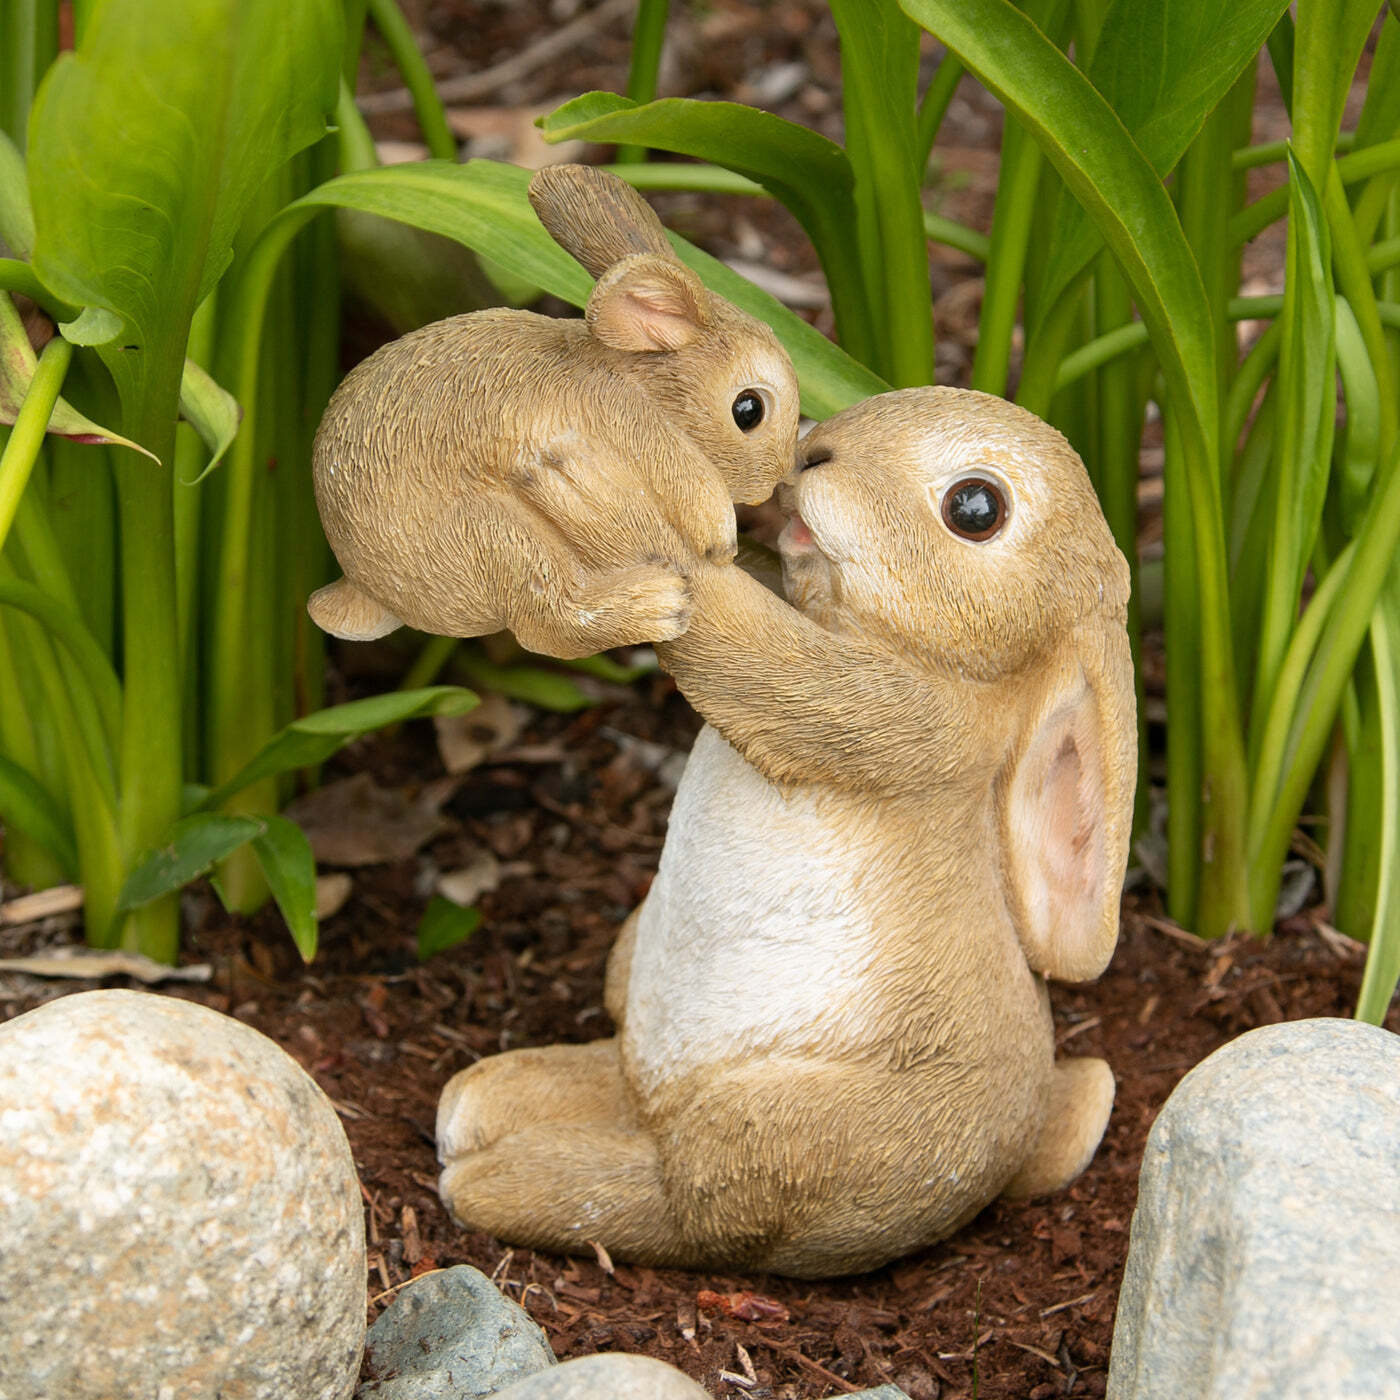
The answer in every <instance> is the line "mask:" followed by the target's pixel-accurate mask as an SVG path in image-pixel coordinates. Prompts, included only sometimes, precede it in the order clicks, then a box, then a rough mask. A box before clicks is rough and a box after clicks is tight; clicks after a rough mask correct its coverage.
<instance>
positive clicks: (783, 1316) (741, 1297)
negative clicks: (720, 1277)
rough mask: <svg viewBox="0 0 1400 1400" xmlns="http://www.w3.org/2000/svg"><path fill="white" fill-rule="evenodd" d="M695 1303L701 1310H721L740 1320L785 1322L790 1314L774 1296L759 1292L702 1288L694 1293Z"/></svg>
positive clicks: (728, 1315) (726, 1314)
mask: <svg viewBox="0 0 1400 1400" xmlns="http://www.w3.org/2000/svg"><path fill="white" fill-rule="evenodd" d="M695 1305H696V1307H698V1308H699V1309H700V1310H701V1311H702V1312H722V1313H723V1314H724V1315H725V1316H726V1317H732V1318H737V1319H738V1321H740V1322H787V1321H788V1319H789V1316H790V1314H789V1313H788V1310H787V1308H786V1307H784V1305H783V1304H782V1303H780V1302H779V1301H778V1300H777V1299H776V1298H765V1297H764V1296H763V1294H761V1293H750V1292H747V1291H746V1292H743V1293H715V1292H713V1291H711V1290H710V1289H708V1288H702V1289H701V1290H700V1291H699V1292H698V1293H697V1294H696V1295H695Z"/></svg>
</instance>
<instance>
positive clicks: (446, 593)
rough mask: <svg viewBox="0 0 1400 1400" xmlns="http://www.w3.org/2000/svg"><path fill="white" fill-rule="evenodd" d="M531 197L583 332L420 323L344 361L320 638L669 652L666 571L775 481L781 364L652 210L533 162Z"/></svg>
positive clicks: (787, 401) (538, 323) (787, 398)
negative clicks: (332, 573) (575, 273)
mask: <svg viewBox="0 0 1400 1400" xmlns="http://www.w3.org/2000/svg"><path fill="white" fill-rule="evenodd" d="M530 201H531V203H532V204H533V205H534V207H535V212H536V213H537V214H538V215H539V217H540V219H541V220H542V221H543V223H544V225H545V227H546V228H547V229H548V230H549V232H550V234H551V236H552V237H553V238H554V239H555V241H556V242H558V243H559V244H560V245H561V246H562V247H563V248H565V249H566V250H567V251H568V252H569V253H571V254H572V255H573V256H574V257H575V258H576V259H577V260H578V261H579V262H580V263H582V264H583V266H584V267H585V268H587V269H588V271H589V272H590V273H592V274H593V275H594V277H596V278H597V279H598V281H597V285H596V286H595V288H594V290H593V294H592V296H591V297H590V298H589V301H588V307H587V311H586V313H585V319H584V320H582V321H578V320H562V319H557V318H554V317H549V316H537V315H534V314H532V313H530V312H528V311H508V310H498V311H477V312H472V313H470V314H469V315H465V316H454V317H452V318H451V319H449V320H446V321H438V322H435V323H434V324H433V325H430V326H425V327H424V328H423V329H422V330H419V331H414V332H412V333H411V334H409V335H406V336H404V337H402V338H401V339H399V340H396V341H394V342H393V343H392V344H389V345H386V346H385V347H384V348H383V349H382V350H379V351H378V352H376V353H375V354H373V355H371V356H370V357H369V358H368V359H367V360H365V361H364V362H363V363H362V364H360V365H358V366H357V367H356V368H355V369H354V370H353V371H352V372H351V373H350V374H349V375H348V376H347V377H346V379H345V381H344V383H342V384H341V386H340V388H339V389H338V390H337V391H336V393H335V396H334V397H333V398H332V400H331V402H330V406H329V407H328V408H327V410H326V413H325V416H324V418H323V419H322V421H321V427H320V430H319V431H318V433H317V435H316V447H315V453H314V459H315V460H314V473H315V482H316V501H317V505H318V506H319V507H320V512H321V520H322V523H323V524H324V526H325V530H326V536H327V538H328V539H329V540H330V543H331V547H332V549H333V550H334V551H335V555H336V558H337V559H338V560H339V562H340V567H341V568H342V569H343V570H344V572H345V577H344V578H342V579H339V580H338V581H337V582H335V583H332V584H329V585H328V586H327V587H325V588H323V589H321V590H320V591H319V592H317V593H316V594H314V595H313V597H312V599H311V602H310V605H309V607H310V611H311V616H312V617H313V618H314V619H315V621H316V623H317V624H318V625H319V626H321V627H323V628H325V630H326V631H328V632H331V633H333V634H334V635H336V636H338V637H347V638H350V639H352V640H356V641H368V640H370V639H372V638H374V637H381V636H383V635H384V634H385V633H386V632H392V631H393V630H394V628H396V627H399V626H401V625H403V624H405V623H406V624H408V625H409V626H412V627H420V628H423V629H424V630H426V631H432V632H440V633H442V634H444V635H446V636H451V637H475V636H481V635H483V634H485V633H489V632H497V631H500V630H501V629H502V628H509V629H510V630H511V631H512V632H514V633H515V635H516V637H517V638H519V640H520V642H521V643H522V644H523V645H524V646H526V647H529V648H530V649H531V650H533V651H539V652H546V653H548V654H550V655H552V656H565V657H568V656H587V655H589V654H591V653H592V652H595V651H599V650H602V649H603V648H606V647H612V646H621V645H624V644H626V643H631V642H652V641H657V640H666V639H669V638H671V637H674V636H676V635H678V634H679V633H680V632H681V631H682V630H683V629H684V627H685V624H686V620H687V618H688V617H689V599H688V594H687V591H686V587H685V580H684V577H683V576H682V573H681V571H680V568H679V565H680V562H681V561H683V560H689V559H691V558H693V557H695V556H697V555H698V556H699V557H701V558H704V559H707V560H711V561H715V562H722V561H725V560H728V559H731V558H732V557H733V555H734V551H735V528H734V509H733V504H732V502H733V501H735V500H739V501H751V502H756V501H762V500H766V499H767V498H768V496H769V495H770V494H771V492H772V490H773V486H774V484H775V483H776V482H777V480H778V479H779V478H780V477H781V476H783V475H784V474H785V473H786V472H787V471H789V470H790V469H791V467H792V452H793V445H794V443H795V442H796V440H797V418H798V393H797V380H796V377H795V376H794V374H793V371H792V365H791V363H790V362H789V360H788V357H787V355H786V353H785V352H784V351H783V349H782V347H781V346H780V345H779V344H778V341H777V338H776V337H775V336H774V335H773V333H772V331H770V330H769V329H768V327H767V326H765V325H763V324H762V323H761V322H759V321H756V320H754V318H753V317H751V316H749V315H747V314H745V313H744V312H742V311H740V310H739V309H738V308H737V307H734V306H731V305H730V304H729V303H728V302H727V301H725V300H723V299H722V298H721V297H718V296H716V295H715V294H714V293H713V292H710V291H708V290H707V289H706V287H705V285H704V284H703V283H702V282H701V281H700V279H699V278H698V277H697V276H696V275H695V274H694V273H693V272H691V271H690V269H689V268H687V267H686V266H685V265H684V264H683V263H682V262H681V261H680V260H679V259H678V258H677V257H676V255H675V254H674V253H673V252H672V250H671V245H670V243H669V242H668V241H667V239H666V234H665V231H664V230H663V229H662V227H661V223H660V221H659V220H658V219H657V217H656V215H655V214H653V213H652V211H651V208H650V206H649V205H648V204H647V203H646V201H645V200H643V199H642V197H641V196H640V195H639V194H637V193H636V192H635V191H634V190H633V189H632V188H631V187H630V186H629V185H626V184H624V183H623V182H622V181H621V180H619V179H617V178H616V177H615V176H611V175H608V174H606V173H604V172H602V171H599V170H593V169H590V168H589V167H587V166H580V165H561V166H552V167H550V168H549V169H547V170H544V171H541V172H540V173H539V174H538V175H537V176H535V178H534V180H532V181H531V184H530Z"/></svg>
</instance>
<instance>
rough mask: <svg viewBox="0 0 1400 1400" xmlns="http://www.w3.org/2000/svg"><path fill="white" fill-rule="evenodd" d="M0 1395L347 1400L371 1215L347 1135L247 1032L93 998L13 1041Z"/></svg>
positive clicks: (1, 1190) (0, 1048)
mask: <svg viewBox="0 0 1400 1400" xmlns="http://www.w3.org/2000/svg"><path fill="white" fill-rule="evenodd" d="M0 1221H3V1227H2V1228H0V1338H3V1339H4V1341H3V1343H0V1396H3V1397H4V1400H57V1397H60V1396H61V1397H63V1400H110V1398H111V1397H113V1396H140V1397H142V1400H215V1397H216V1396H218V1397H230V1398H231V1397H237V1400H288V1397H296V1400H346V1397H348V1396H349V1395H350V1394H351V1392H352V1391H353V1389H354V1385H355V1377H356V1375H357V1373H358V1371H359V1362H360V1351H361V1346H362V1344H363V1341H364V1306H365V1253H364V1216H363V1207H362V1203H361V1199H360V1188H359V1182H358V1180H357V1179H356V1176H355V1165H354V1162H353V1161H352V1159H351V1156H350V1147H349V1144H348V1143H347V1142H346V1140H345V1133H344V1131H343V1130H342V1128H341V1126H340V1121H339V1119H338V1118H337V1117H336V1114H335V1110H334V1109H333V1108H332V1107H331V1105H330V1102H329V1101H328V1100H327V1098H326V1096H325V1095H324V1094H323V1093H322V1092H321V1091H320V1089H318V1088H317V1087H316V1085H315V1084H314V1083H313V1082H312V1080H311V1079H310V1078H309V1076H308V1075H307V1074H306V1073H305V1072H304V1071H303V1070H302V1069H301V1067H300V1066H299V1065H298V1064H297V1063H296V1062H295V1061H294V1060H292V1059H291V1058H290V1057H289V1056H288V1055H286V1054H285V1053H284V1052H283V1051H282V1050H280V1049H279V1048H278V1047H277V1046H276V1045H274V1044H273V1042H272V1041H270V1040H269V1039H268V1038H267V1037H266V1036H264V1035H260V1034H259V1033H258V1032H257V1031H255V1030H253V1029H252V1028H251V1027H249V1026H245V1025H243V1024H241V1023H240V1022H238V1021H235V1020H234V1019H233V1018H232V1017H229V1016H221V1015H219V1014H218V1013H217V1012H215V1011H210V1010H208V1009H207V1008H206V1007H203V1006H198V1005H195V1004H193V1003H191V1002H185V1001H180V1000H178V999H176V998H173V997H164V996H155V995H152V994H150V993H147V992H127V991H99V992H81V993H77V994H74V995H70V996H64V997H60V998H59V999H58V1000H56V1001H51V1002H49V1003H48V1004H47V1005H45V1006H41V1007H39V1008H37V1009H36V1010H34V1011H30V1012H28V1013H27V1014H25V1015H23V1016H17V1017H16V1018H15V1019H14V1020H12V1021H8V1022H6V1023H5V1024H4V1025H0Z"/></svg>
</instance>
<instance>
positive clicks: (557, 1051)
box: [437, 1040, 636, 1167]
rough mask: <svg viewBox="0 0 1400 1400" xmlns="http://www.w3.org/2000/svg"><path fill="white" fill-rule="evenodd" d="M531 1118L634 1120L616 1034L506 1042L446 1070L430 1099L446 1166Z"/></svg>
mask: <svg viewBox="0 0 1400 1400" xmlns="http://www.w3.org/2000/svg"><path fill="white" fill-rule="evenodd" d="M536 1123H552V1124H562V1123H599V1124H604V1125H607V1126H609V1127H613V1128H619V1129H631V1128H633V1127H635V1126H636V1116H635V1113H634V1111H633V1108H632V1104H631V1100H630V1099H629V1098H628V1095H627V1089H626V1086H625V1085H624V1084H623V1082H622V1065H621V1062H620V1061H619V1059H618V1053H617V1041H616V1040H595V1041H592V1042H590V1043H589V1044H587V1045H546V1046H543V1047H541V1048H538V1049H531V1050H511V1051H508V1052H507V1053H506V1054H504V1055H491V1056H489V1057H488V1058H487V1059H484V1060H479V1061H477V1063H476V1064H474V1065H472V1066H470V1067H469V1068H467V1069H464V1070H462V1071H461V1072H460V1073H458V1074H455V1075H453V1077H452V1078H451V1079H449V1080H448V1082H447V1087H446V1088H445V1089H443V1091H442V1097H441V1098H440V1099H439V1100H438V1112H437V1143H438V1160H439V1161H440V1162H441V1163H442V1164H443V1166H444V1167H450V1166H451V1165H452V1163H453V1161H454V1160H455V1159H456V1158H458V1157H461V1156H463V1155H465V1154H469V1153H473V1152H478V1151H480V1150H481V1149H482V1148H485V1147H490V1146H491V1145H492V1143H494V1142H497V1141H498V1140H499V1139H501V1138H504V1137H508V1136H509V1135H510V1134H512V1133H516V1132H519V1131H520V1130H521V1129H522V1128H527V1127H530V1126H532V1125H534V1124H536Z"/></svg>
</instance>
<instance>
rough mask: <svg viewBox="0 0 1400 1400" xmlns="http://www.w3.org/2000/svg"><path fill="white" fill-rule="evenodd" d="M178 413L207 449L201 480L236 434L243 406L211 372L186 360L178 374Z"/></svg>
mask: <svg viewBox="0 0 1400 1400" xmlns="http://www.w3.org/2000/svg"><path fill="white" fill-rule="evenodd" d="M180 416H181V417H182V418H183V419H185V421H186V422H187V423H189V424H191V425H192V426H193V428H194V430H195V432H197V433H198V434H199V436H200V438H201V440H202V441H203V443H204V445H205V446H206V447H207V448H208V449H209V465H208V466H207V467H205V468H204V470H203V472H201V473H200V475H199V477H198V480H200V481H202V480H203V479H204V478H205V477H206V476H208V475H209V473H210V472H212V471H213V470H214V468H215V467H217V466H218V465H219V461H220V459H221V458H222V457H223V455H224V453H225V452H227V451H228V449H229V445H230V444H231V443H232V442H233V440H234V438H235V437H236V436H237V434H238V425H239V423H240V422H241V421H242V418H243V410H242V409H241V408H240V407H239V406H238V400H237V399H236V398H234V396H233V395H232V394H230V393H229V391H228V390H227V389H225V388H223V387H222V386H221V385H219V384H217V383H215V382H214V376H213V375H211V374H210V373H209V372H208V371H207V370H205V369H203V368H202V367H201V366H199V365H197V364H196V363H195V362H194V361H193V360H186V361H185V372H184V374H183V375H181V377H180ZM186 484H188V485H193V484H194V483H192V482H190V483H186Z"/></svg>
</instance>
